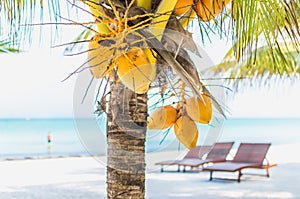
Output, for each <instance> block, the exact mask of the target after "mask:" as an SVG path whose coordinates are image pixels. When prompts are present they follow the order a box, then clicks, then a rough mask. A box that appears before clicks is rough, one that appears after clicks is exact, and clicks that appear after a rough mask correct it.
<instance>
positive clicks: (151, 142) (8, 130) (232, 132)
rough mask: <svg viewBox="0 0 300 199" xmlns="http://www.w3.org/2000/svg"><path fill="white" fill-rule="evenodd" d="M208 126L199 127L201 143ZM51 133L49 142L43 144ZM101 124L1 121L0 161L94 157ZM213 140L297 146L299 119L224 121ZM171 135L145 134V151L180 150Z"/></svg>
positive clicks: (101, 145)
mask: <svg viewBox="0 0 300 199" xmlns="http://www.w3.org/2000/svg"><path fill="white" fill-rule="evenodd" d="M209 128H214V127H211V126H207V125H206V126H200V127H199V141H198V144H203V143H204V140H205V137H206V136H207V134H208V133H209ZM49 132H51V134H52V136H53V141H52V143H51V144H48V142H47V135H48V133H49ZM104 132H105V123H104V122H103V120H98V121H94V120H91V119H81V120H74V119H30V120H25V119H1V120H0V159H4V158H34V157H48V156H77V155H90V154H92V155H98V154H104V153H105V151H106V140H105V133H104ZM215 141H235V142H236V144H235V147H237V146H238V144H237V143H239V142H270V143H272V145H282V144H295V143H300V118H295V119H287V118H281V119H280V118H279V119H270V118H263V119H252V118H243V119H228V120H226V121H225V123H224V125H223V130H222V131H221V132H219V134H218V136H216V139H215ZM180 147H182V146H180V144H179V143H178V141H177V140H176V137H175V136H174V133H173V132H172V131H170V132H169V133H167V132H164V131H160V132H158V131H155V132H154V131H149V132H148V137H147V141H146V150H147V152H153V151H161V150H168V149H176V148H180Z"/></svg>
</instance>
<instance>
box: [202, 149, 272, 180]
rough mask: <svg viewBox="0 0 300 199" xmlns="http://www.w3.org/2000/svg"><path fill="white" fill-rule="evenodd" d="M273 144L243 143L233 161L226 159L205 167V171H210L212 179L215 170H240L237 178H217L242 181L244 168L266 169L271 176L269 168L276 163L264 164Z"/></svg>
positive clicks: (267, 174)
mask: <svg viewBox="0 0 300 199" xmlns="http://www.w3.org/2000/svg"><path fill="white" fill-rule="evenodd" d="M270 146H271V144H269V143H263V144H261V143H241V144H240V146H239V148H238V150H237V152H236V155H235V156H234V158H233V160H232V161H226V162H222V163H215V164H213V165H212V166H208V167H206V168H203V171H209V172H210V179H209V180H212V179H213V176H212V175H213V172H215V171H219V172H238V178H237V179H228V178H217V179H226V180H237V181H238V182H240V181H241V176H242V175H243V173H242V170H243V169H249V168H253V169H265V170H266V175H265V176H267V177H269V176H270V174H269V168H271V167H274V166H276V164H269V163H267V164H265V165H264V164H263V162H264V160H265V159H266V154H267V152H268V150H269V148H270Z"/></svg>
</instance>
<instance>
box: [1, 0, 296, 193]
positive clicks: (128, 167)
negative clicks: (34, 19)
mask: <svg viewBox="0 0 300 199" xmlns="http://www.w3.org/2000/svg"><path fill="white" fill-rule="evenodd" d="M3 2H4V3H3ZM15 2H16V1H15ZM29 2H30V3H29ZM83 2H84V3H86V4H88V5H89V6H90V7H91V9H92V13H93V16H94V17H95V21H94V22H90V23H72V24H73V25H78V24H80V25H82V26H85V27H86V28H87V30H88V31H91V32H93V33H94V36H93V37H90V38H89V39H86V38H84V37H86V36H87V35H88V34H82V36H81V37H78V38H77V39H78V40H82V41H85V42H89V43H90V44H93V45H92V47H90V49H89V53H90V54H91V56H90V57H89V60H88V62H89V67H88V68H90V70H91V72H92V74H93V75H94V76H95V77H97V78H99V77H100V78H106V80H107V82H108V83H109V87H110V89H109V91H108V92H107V93H106V94H107V95H105V96H102V97H101V100H100V101H99V104H98V110H99V112H102V111H107V112H108V132H107V140H108V152H107V162H108V163H107V185H108V186H107V197H108V198H144V197H145V137H146V127H147V116H148V108H147V101H148V99H147V94H146V91H147V90H148V89H149V84H150V83H151V86H150V88H151V87H156V88H158V89H159V95H160V96H161V98H162V100H160V101H163V100H164V99H165V98H169V97H170V96H173V95H174V93H175V95H177V98H178V101H177V102H176V103H177V104H178V107H179V108H177V113H176V114H178V115H177V116H176V120H178V119H179V117H184V116H186V115H187V114H188V113H185V111H186V108H184V106H185V105H184V104H185V103H186V101H185V100H186V97H187V96H189V97H192V96H196V97H198V98H199V99H200V101H203V100H205V97H204V96H207V97H208V98H209V99H210V100H211V101H212V103H213V104H214V106H215V107H216V108H217V109H218V111H219V112H220V113H221V114H224V111H223V108H222V107H221V106H220V105H219V103H218V101H217V100H216V99H215V98H214V96H212V95H211V94H210V92H209V89H208V88H206V86H205V84H204V83H203V82H202V81H200V80H201V78H200V75H199V72H198V70H197V66H196V64H195V63H193V60H192V59H191V58H190V57H189V53H188V51H192V52H194V53H196V54H198V52H197V50H196V48H195V43H194V42H193V41H192V42H191V40H192V39H191V36H190V34H189V32H187V31H186V30H185V28H186V26H187V25H188V24H189V22H190V21H192V19H194V18H195V17H196V19H198V22H199V28H198V29H197V31H199V33H200V35H201V36H202V37H209V36H210V34H211V33H212V32H216V33H218V34H220V36H223V37H224V38H228V37H231V38H232V40H233V45H232V48H231V49H230V50H229V52H228V54H227V56H226V58H225V59H224V61H223V63H221V64H219V65H218V66H216V67H214V68H213V69H214V71H215V72H216V73H224V74H225V75H229V78H232V79H235V78H239V77H241V76H242V77H252V76H255V77H259V78H260V77H263V76H265V75H266V74H267V75H273V74H279V75H281V76H286V75H289V76H291V75H295V74H297V73H299V71H300V70H299V61H298V60H297V54H296V53H295V52H299V50H300V49H299V40H298V39H299V23H298V21H299V18H300V17H299V7H300V5H299V2H297V1H294V0H290V1H287V0H281V1H280V0H264V1H257V0H248V1H243V0H233V1H232V2H231V4H230V6H229V5H228V6H227V7H225V6H224V4H225V3H228V2H229V1H221V0H220V1H216V0H214V1H210V0H207V1H197V0H194V1H186V0H179V1H178V2H173V1H162V0H152V1H151V0H136V1H119V0H102V1H97V0H95V1H94V0H86V1H83ZM172 2H173V3H172ZM19 3H20V4H11V5H10V6H7V5H8V4H9V3H8V2H7V1H1V3H0V10H2V12H3V10H4V13H5V14H6V16H7V18H5V19H4V20H7V21H12V22H18V23H19V22H20V20H18V19H22V17H21V18H18V17H16V16H22V14H24V13H26V12H24V10H22V9H21V8H24V7H26V6H24V7H22V5H29V4H31V5H36V4H37V3H36V2H34V1H28V4H26V3H24V1H20V2H19ZM56 3H57V4H56V5H58V2H56ZM54 4H55V3H54ZM8 8H16V9H11V10H12V11H14V12H15V13H17V14H18V15H11V14H10V11H9V10H8ZM30 8H31V7H30ZM221 11H223V13H222V14H221V15H218V13H219V12H221ZM175 15H177V17H175ZM1 20H2V18H1ZM21 21H22V20H21ZM18 23H10V25H11V26H10V27H12V28H16V25H15V24H18ZM70 23H71V22H70ZM90 25H91V26H90ZM93 26H97V27H93ZM17 30H18V29H17ZM168 31H169V32H168ZM172 31H177V32H179V33H180V34H182V35H185V36H186V37H187V38H189V39H184V37H182V38H181V39H178V37H174V36H172V34H171V33H170V32H172ZM14 33H18V31H14ZM166 33H168V34H166ZM169 33H170V34H169ZM179 38H180V37H179ZM176 40H180V42H178V41H176ZM128 44H129V45H128ZM120 46H122V47H120ZM139 49H142V51H141V50H139ZM148 49H150V50H148ZM97 51H99V52H108V54H107V53H101V56H100V55H99V54H100V53H96V55H95V52H97ZM138 53H140V54H138ZM98 57H100V59H99V60H100V61H99V62H98V63H96V64H95V62H94V61H95V60H97V59H98ZM134 57H135V58H134ZM145 57H146V58H145ZM136 59H137V60H139V61H140V62H142V63H143V64H141V65H148V68H149V67H150V68H151V67H153V65H154V64H153V63H155V68H151V69H152V70H150V71H152V72H153V71H156V72H155V74H156V77H157V78H156V79H155V80H154V77H153V76H152V75H151V74H152V73H151V74H147V73H146V72H145V71H144V70H142V69H140V68H139V67H140V65H139V64H138V63H140V62H139V61H136ZM107 60H108V61H107ZM141 60H142V61H141ZM143 60H144V61H145V60H147V62H148V64H145V62H143ZM153 60H154V61H153ZM264 60H268V61H264ZM91 63H93V64H91ZM124 65H125V66H127V67H129V69H130V70H129V69H128V68H126V67H125V66H124ZM130 67H131V68H130ZM124 68H125V69H127V73H125V74H129V77H131V78H130V79H131V81H129V82H128V79H127V80H126V75H122V74H121V70H125V69H124ZM146 68H147V67H146ZM133 70H136V72H135V73H133ZM99 71H100V72H99ZM128 71H129V72H128ZM141 71H142V72H141ZM130 74H135V75H134V77H135V79H133V78H132V76H133V75H131V76H130ZM137 74H139V78H140V79H144V81H142V82H144V83H145V82H146V86H145V85H144V84H143V87H141V88H140V87H139V86H140V85H138V83H137V82H138V78H137ZM170 76H172V77H174V78H172V79H173V81H170V78H168V77H170ZM119 79H120V81H119ZM170 82H172V83H173V84H174V85H172V86H171V87H172V89H169V90H173V91H174V92H167V91H166V85H167V84H169V83H170ZM124 84H125V85H126V87H125V86H124ZM185 88H187V89H185ZM167 90H168V89H167ZM178 90H179V91H178ZM186 90H187V91H186ZM203 94H204V96H203ZM107 101H109V103H108V107H107V106H106V102H107ZM187 117H188V118H190V119H191V116H187ZM192 119H193V118H192ZM182 121H183V119H182ZM174 122H175V123H177V122H176V121H173V122H172V123H171V124H172V125H173V126H175V124H174ZM168 127H170V126H168ZM174 128H175V127H174ZM194 140H195V139H194V137H192V139H191V138H190V137H189V135H183V137H181V140H180V141H182V142H183V143H184V144H185V145H186V146H187V147H192V146H193V145H194ZM192 142H193V144H192Z"/></svg>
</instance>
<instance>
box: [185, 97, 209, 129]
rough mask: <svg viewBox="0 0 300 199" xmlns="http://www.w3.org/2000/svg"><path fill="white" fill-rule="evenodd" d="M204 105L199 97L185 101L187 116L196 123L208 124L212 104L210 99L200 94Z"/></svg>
mask: <svg viewBox="0 0 300 199" xmlns="http://www.w3.org/2000/svg"><path fill="white" fill-rule="evenodd" d="M202 98H203V100H204V103H203V102H202V101H201V100H200V99H199V97H193V98H189V99H187V100H186V105H185V108H186V111H187V114H188V115H189V116H190V117H191V118H192V119H193V120H194V121H196V122H200V123H202V124H208V123H209V122H210V121H211V118H212V104H211V99H210V98H209V97H208V96H206V95H204V94H202Z"/></svg>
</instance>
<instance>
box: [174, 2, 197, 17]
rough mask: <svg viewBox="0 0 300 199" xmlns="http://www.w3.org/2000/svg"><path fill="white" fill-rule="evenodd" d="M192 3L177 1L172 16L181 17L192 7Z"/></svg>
mask: <svg viewBox="0 0 300 199" xmlns="http://www.w3.org/2000/svg"><path fill="white" fill-rule="evenodd" d="M193 3H194V2H193V0H178V1H177V3H176V5H175V8H174V14H175V15H176V16H181V15H183V14H184V13H186V12H187V11H188V10H189V9H190V8H191V7H192V5H193Z"/></svg>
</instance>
